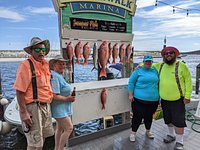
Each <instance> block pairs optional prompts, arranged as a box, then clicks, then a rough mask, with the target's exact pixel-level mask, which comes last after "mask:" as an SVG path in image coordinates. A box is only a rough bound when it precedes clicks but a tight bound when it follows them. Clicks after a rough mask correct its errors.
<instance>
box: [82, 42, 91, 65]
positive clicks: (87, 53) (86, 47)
mask: <svg viewBox="0 0 200 150" xmlns="http://www.w3.org/2000/svg"><path fill="white" fill-rule="evenodd" d="M90 53H91V49H90V44H89V42H87V43H86V44H85V45H84V46H83V57H84V64H83V65H88V59H89V57H90Z"/></svg>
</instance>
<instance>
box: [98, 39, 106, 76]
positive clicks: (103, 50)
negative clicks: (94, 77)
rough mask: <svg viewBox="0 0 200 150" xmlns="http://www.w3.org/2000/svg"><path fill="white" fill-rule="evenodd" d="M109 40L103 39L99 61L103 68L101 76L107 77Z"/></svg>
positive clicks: (99, 50)
mask: <svg viewBox="0 0 200 150" xmlns="http://www.w3.org/2000/svg"><path fill="white" fill-rule="evenodd" d="M108 49H109V48H108V42H107V41H103V43H102V44H101V45H100V47H99V49H98V63H99V67H100V68H101V71H100V74H99V77H103V76H104V77H107V75H106V65H107V63H108Z"/></svg>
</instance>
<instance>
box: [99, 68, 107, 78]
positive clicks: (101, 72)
mask: <svg viewBox="0 0 200 150" xmlns="http://www.w3.org/2000/svg"><path fill="white" fill-rule="evenodd" d="M99 77H107V75H106V70H105V69H104V68H101V71H100V74H99Z"/></svg>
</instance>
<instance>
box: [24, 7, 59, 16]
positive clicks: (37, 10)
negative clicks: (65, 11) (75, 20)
mask: <svg viewBox="0 0 200 150" xmlns="http://www.w3.org/2000/svg"><path fill="white" fill-rule="evenodd" d="M26 10H27V11H29V12H31V13H35V14H50V15H55V14H56V12H55V10H54V8H49V7H40V8H38V7H27V8H26Z"/></svg>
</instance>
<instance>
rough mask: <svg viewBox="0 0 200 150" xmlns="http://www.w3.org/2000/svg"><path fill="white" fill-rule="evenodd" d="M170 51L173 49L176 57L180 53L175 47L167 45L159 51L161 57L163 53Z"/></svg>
mask: <svg viewBox="0 0 200 150" xmlns="http://www.w3.org/2000/svg"><path fill="white" fill-rule="evenodd" d="M170 51H173V52H174V53H175V55H176V57H178V56H179V55H180V53H179V50H178V49H177V48H175V47H172V46H168V47H165V48H163V49H162V51H161V55H162V57H163V56H164V55H165V53H166V52H170Z"/></svg>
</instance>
